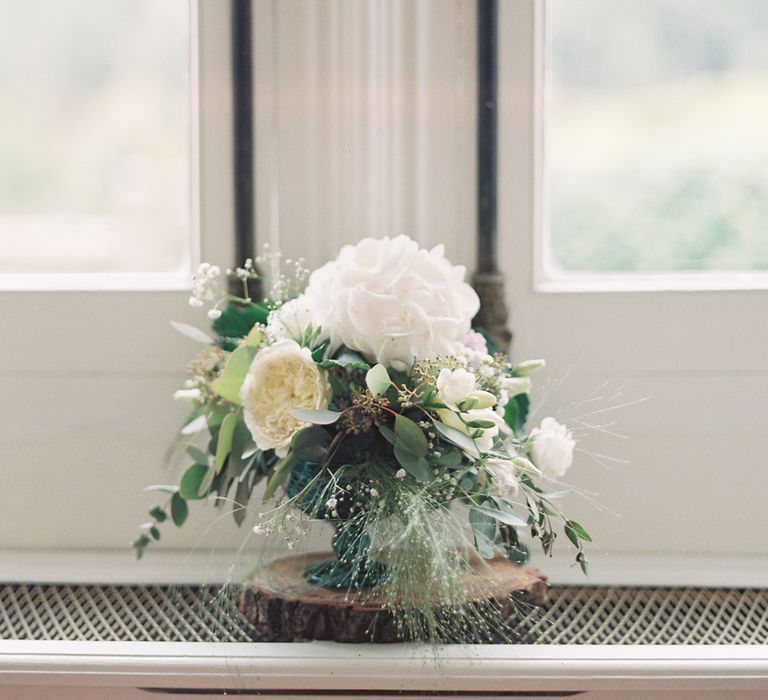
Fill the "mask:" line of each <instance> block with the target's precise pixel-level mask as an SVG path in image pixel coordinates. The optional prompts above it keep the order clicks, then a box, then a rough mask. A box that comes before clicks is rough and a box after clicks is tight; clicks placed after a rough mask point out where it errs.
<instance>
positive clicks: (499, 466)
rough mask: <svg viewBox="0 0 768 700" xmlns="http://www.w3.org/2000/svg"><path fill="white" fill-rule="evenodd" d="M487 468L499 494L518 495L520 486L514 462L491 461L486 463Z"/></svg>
mask: <svg viewBox="0 0 768 700" xmlns="http://www.w3.org/2000/svg"><path fill="white" fill-rule="evenodd" d="M485 468H486V469H487V470H488V471H489V472H490V473H491V474H492V475H493V481H494V484H495V486H496V489H497V490H498V492H500V493H501V494H502V495H506V496H515V495H517V492H518V491H519V490H520V484H519V482H518V480H517V469H516V468H515V464H514V462H512V461H511V460H508V459H489V460H488V461H487V462H486V463H485Z"/></svg>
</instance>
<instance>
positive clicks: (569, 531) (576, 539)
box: [565, 523, 579, 547]
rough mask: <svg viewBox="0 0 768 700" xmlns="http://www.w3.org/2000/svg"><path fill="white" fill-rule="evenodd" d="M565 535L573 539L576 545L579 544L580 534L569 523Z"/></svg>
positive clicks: (572, 541)
mask: <svg viewBox="0 0 768 700" xmlns="http://www.w3.org/2000/svg"><path fill="white" fill-rule="evenodd" d="M565 536H566V537H567V538H568V539H569V540H570V541H571V543H572V544H573V546H574V547H578V546H579V537H578V535H577V534H576V533H575V532H574V531H573V530H572V529H571V528H569V527H568V524H567V523H566V525H565Z"/></svg>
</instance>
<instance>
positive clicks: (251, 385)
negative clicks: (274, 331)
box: [240, 339, 331, 456]
mask: <svg viewBox="0 0 768 700" xmlns="http://www.w3.org/2000/svg"><path fill="white" fill-rule="evenodd" d="M330 392H331V390H330V387H329V386H328V381H327V379H326V375H325V372H324V371H323V370H321V369H320V368H319V367H318V366H317V365H316V364H315V362H314V360H313V359H312V354H311V353H310V351H309V349H308V348H302V347H300V346H299V344H298V343H297V342H295V341H294V340H290V339H285V340H279V341H278V342H276V343H275V344H274V345H270V346H269V347H266V348H264V349H263V350H260V351H259V352H258V353H257V354H256V357H254V358H253V362H252V363H251V367H250V369H249V370H248V374H247V375H246V377H245V381H244V382H243V386H242V388H241V389H240V401H241V402H242V404H243V412H244V418H245V424H246V425H247V426H248V429H249V430H250V431H251V435H253V439H254V441H255V442H256V446H257V447H258V448H259V449H261V450H269V449H274V450H275V451H276V452H277V454H278V455H280V456H284V455H285V454H286V453H287V452H288V446H289V445H290V442H291V438H292V437H293V434H294V433H295V432H296V431H297V430H298V429H299V428H301V427H302V426H303V425H304V423H302V422H301V421H299V420H297V419H296V418H294V417H293V415H292V414H291V411H293V410H294V409H297V408H327V407H328V401H329V397H330Z"/></svg>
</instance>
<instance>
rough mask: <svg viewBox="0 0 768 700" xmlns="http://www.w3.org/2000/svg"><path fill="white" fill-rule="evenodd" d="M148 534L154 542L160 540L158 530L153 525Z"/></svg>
mask: <svg viewBox="0 0 768 700" xmlns="http://www.w3.org/2000/svg"><path fill="white" fill-rule="evenodd" d="M149 534H150V535H152V538H153V539H154V540H155V541H157V540H159V539H160V530H158V529H157V525H153V526H152V527H150V528H149Z"/></svg>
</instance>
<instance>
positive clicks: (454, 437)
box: [432, 420, 480, 457]
mask: <svg viewBox="0 0 768 700" xmlns="http://www.w3.org/2000/svg"><path fill="white" fill-rule="evenodd" d="M432 422H433V424H434V426H435V430H437V432H438V433H440V435H442V436H443V437H444V438H445V439H446V440H448V442H452V443H453V444H454V445H456V446H457V447H460V448H461V449H462V450H464V452H466V453H467V454H470V455H472V456H473V457H479V456H480V452H479V451H478V449H477V446H476V445H475V442H474V440H473V439H472V438H471V437H469V435H467V434H466V433H462V432H461V431H460V430H457V429H456V428H452V427H451V426H450V425H446V424H445V423H441V422H440V421H437V420H434V421H432Z"/></svg>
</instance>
